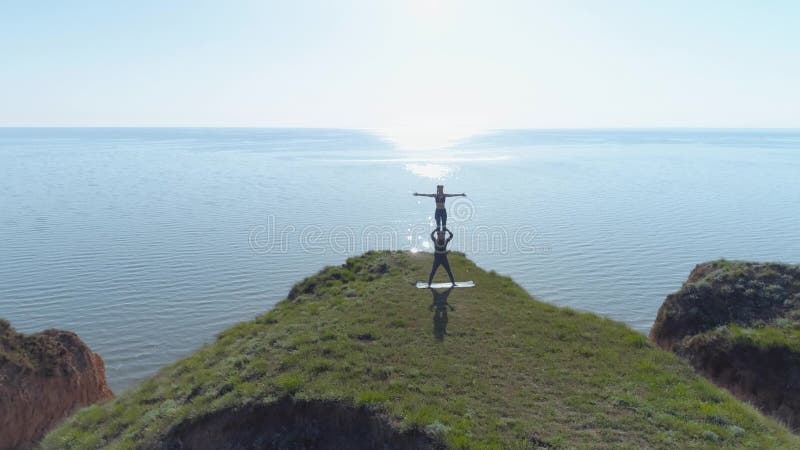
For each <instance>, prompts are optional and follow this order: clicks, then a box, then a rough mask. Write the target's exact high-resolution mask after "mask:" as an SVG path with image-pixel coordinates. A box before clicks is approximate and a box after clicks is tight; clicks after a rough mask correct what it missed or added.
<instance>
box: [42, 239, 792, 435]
mask: <svg viewBox="0 0 800 450" xmlns="http://www.w3.org/2000/svg"><path fill="white" fill-rule="evenodd" d="M450 259H451V264H452V266H453V270H454V272H455V273H456V274H457V276H458V278H459V279H464V280H466V279H471V280H474V281H475V283H476V287H475V288H470V289H455V290H453V291H452V292H451V294H450V296H449V298H448V300H447V301H448V303H449V305H451V306H452V307H454V308H455V310H452V311H451V310H449V308H448V314H447V322H446V324H443V321H442V320H438V321H435V320H434V312H432V311H431V310H430V309H429V306H431V304H432V301H433V298H432V296H431V292H430V291H428V290H422V289H416V288H414V287H413V283H414V282H415V281H416V280H418V279H422V278H424V277H425V275H426V274H427V272H428V270H429V268H430V264H431V257H430V255H427V254H426V255H423V254H408V253H387V252H370V253H367V254H366V255H364V256H362V257H359V258H351V259H350V260H348V263H347V264H346V266H345V267H333V268H328V269H326V270H324V271H322V272H321V273H319V274H317V275H315V276H313V277H309V278H307V279H306V280H303V281H302V282H301V283H298V284H297V285H296V286H295V287H294V288H293V289H292V292H291V294H290V296H289V298H290V299H287V300H286V301H283V302H281V303H279V304H278V305H277V306H276V307H275V308H274V309H273V310H272V311H270V312H268V313H266V314H264V315H262V316H260V317H258V318H257V319H256V320H254V321H250V322H244V323H240V324H238V325H236V326H234V327H232V328H230V329H228V330H226V331H225V332H223V333H221V334H220V335H219V337H218V339H217V341H216V342H214V343H213V344H211V345H207V346H204V347H203V348H201V349H199V350H198V351H196V352H195V353H194V354H193V355H191V356H189V357H187V358H185V359H183V360H180V361H178V362H177V363H175V364H173V365H171V366H169V367H166V368H165V369H163V370H161V371H160V372H159V373H158V374H157V375H155V376H154V377H152V378H150V379H148V380H146V381H144V382H143V383H141V384H140V385H139V386H137V387H136V388H133V389H131V390H129V391H126V392H123V393H122V394H121V395H119V396H118V397H117V398H116V399H114V400H112V401H107V402H104V403H101V404H99V405H95V406H92V407H90V408H87V409H85V410H83V411H81V412H80V413H78V414H77V415H75V416H73V417H72V418H70V419H69V420H68V421H67V422H66V423H65V424H64V425H63V426H61V427H60V428H58V429H57V430H55V431H54V432H53V433H51V434H50V435H49V436H48V437H47V438H46V439H45V441H44V442H43V444H42V445H43V447H44V448H59V449H60V448H75V449H78V448H80V449H84V448H97V447H103V446H107V447H111V448H139V447H141V446H146V445H148V444H152V443H154V442H156V441H157V440H158V439H159V438H160V437H162V436H163V435H164V434H165V433H166V432H167V430H169V429H170V428H171V427H172V426H174V425H175V424H177V423H180V422H181V421H184V420H186V419H189V418H193V417H197V416H199V415H202V414H205V413H208V412H210V411H216V410H219V409H222V408H226V407H230V406H234V405H240V404H244V403H249V402H270V401H273V400H275V399H277V398H280V397H282V396H285V395H293V396H295V397H296V398H301V399H334V400H340V401H343V402H347V403H349V404H353V405H367V406H368V407H369V408H373V409H374V410H375V411H377V412H379V413H381V414H385V415H386V416H388V417H390V418H392V420H393V421H394V422H395V423H396V424H397V426H398V427H400V428H411V427H414V428H417V429H421V430H425V432H427V433H428V434H429V435H431V436H435V437H437V438H438V439H441V440H443V441H444V442H445V443H446V444H448V446H450V447H453V448H476V449H477V448H480V449H483V448H531V447H535V445H534V444H533V442H534V441H533V440H532V437H535V439H537V440H539V441H543V442H547V443H549V444H551V445H553V446H556V447H566V448H643V447H649V448H653V447H656V448H703V447H709V448H717V447H719V446H725V447H744V448H776V447H778V448H800V440H798V438H797V437H795V436H794V435H792V434H791V433H789V432H788V431H787V430H786V429H785V428H784V427H782V426H781V425H779V424H778V423H776V422H775V421H773V420H771V419H768V418H765V417H763V416H761V415H760V414H759V413H757V412H756V411H755V410H754V409H752V408H751V407H749V406H747V405H745V404H743V403H740V402H738V401H737V400H735V399H734V398H733V397H732V396H731V395H729V394H727V393H726V392H724V391H722V390H720V389H718V388H716V387H714V386H713V385H712V384H711V383H709V382H708V381H706V380H705V379H703V378H702V377H700V376H699V375H697V374H695V373H694V372H693V371H692V369H691V368H690V367H689V366H688V365H687V364H686V363H685V362H684V361H682V360H680V359H679V358H678V357H676V356H674V355H673V354H671V353H668V352H665V351H661V350H658V349H655V348H653V347H652V345H651V344H650V343H649V342H648V341H647V340H646V339H645V337H644V336H642V335H641V334H638V333H636V332H634V331H632V330H630V329H629V328H627V327H626V326H624V325H622V324H620V323H617V322H614V321H611V320H608V319H604V318H601V317H598V316H596V315H593V314H587V313H581V312H577V311H574V310H571V309H566V308H558V307H555V306H552V305H549V304H546V303H542V302H539V301H536V300H535V299H533V298H532V297H531V296H530V295H529V294H528V293H527V292H525V291H524V290H523V289H522V288H520V287H519V286H518V285H517V284H516V283H514V282H513V281H512V280H511V279H510V278H507V277H503V276H501V275H498V274H496V273H494V272H486V271H484V270H482V269H480V268H478V267H477V266H475V264H473V263H472V262H471V261H469V260H468V259H466V258H465V257H464V256H463V255H460V254H452V255H451V257H450ZM442 279H443V278H442ZM443 326H444V328H445V330H446V331H443V330H442V328H443ZM435 332H436V333H435ZM435 334H438V335H440V336H443V337H441V338H437V337H436V336H435Z"/></svg>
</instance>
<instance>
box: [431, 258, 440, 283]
mask: <svg viewBox="0 0 800 450" xmlns="http://www.w3.org/2000/svg"><path fill="white" fill-rule="evenodd" d="M441 263H442V262H441V261H440V260H439V257H438V256H437V255H433V268H432V269H431V275H430V276H429V277H428V287H430V286H431V283H433V276H434V275H435V274H436V269H438V268H439V264H441Z"/></svg>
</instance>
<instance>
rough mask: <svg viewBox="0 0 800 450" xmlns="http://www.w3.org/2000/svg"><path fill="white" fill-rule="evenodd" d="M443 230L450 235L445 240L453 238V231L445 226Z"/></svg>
mask: <svg viewBox="0 0 800 450" xmlns="http://www.w3.org/2000/svg"><path fill="white" fill-rule="evenodd" d="M444 231H445V232H447V234H449V235H450V236H447V242H450V241H451V240H452V239H453V232H452V231H450V229H449V228H445V229H444Z"/></svg>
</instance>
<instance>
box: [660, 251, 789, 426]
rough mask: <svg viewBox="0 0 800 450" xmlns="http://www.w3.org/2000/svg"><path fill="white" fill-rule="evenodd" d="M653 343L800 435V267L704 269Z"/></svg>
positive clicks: (669, 308) (675, 300)
mask: <svg viewBox="0 0 800 450" xmlns="http://www.w3.org/2000/svg"><path fill="white" fill-rule="evenodd" d="M650 338H651V339H652V341H653V342H655V343H656V344H657V345H659V346H660V347H662V348H664V349H667V350H670V351H673V352H675V353H677V354H678V355H680V356H682V357H684V358H686V359H687V360H688V361H689V362H690V363H691V364H692V365H693V366H694V367H695V368H696V369H697V370H698V371H700V372H701V373H703V374H704V375H705V376H707V377H708V378H709V379H711V380H712V381H714V383H716V384H718V385H720V386H723V387H725V388H727V389H728V390H729V391H731V392H732V393H733V394H734V395H736V396H737V397H739V398H740V399H742V400H746V401H748V402H750V403H751V404H753V405H755V406H756V407H758V408H759V409H761V410H762V411H764V412H765V413H767V414H770V415H772V416H774V417H776V418H778V419H780V420H781V421H782V422H784V423H786V424H787V425H788V426H789V427H791V428H793V429H797V428H798V427H800V266H795V265H787V264H776V263H752V262H740V261H724V260H722V261H714V262H710V263H705V264H700V265H698V266H697V267H695V269H694V270H693V271H692V273H691V274H690V275H689V279H688V280H687V281H686V283H684V285H683V286H682V287H681V289H680V290H679V291H678V292H675V293H673V294H671V295H669V296H668V297H667V298H666V300H664V303H663V304H662V305H661V309H659V311H658V316H657V318H656V321H655V324H654V325H653V328H652V330H651V332H650Z"/></svg>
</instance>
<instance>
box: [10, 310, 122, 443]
mask: <svg viewBox="0 0 800 450" xmlns="http://www.w3.org/2000/svg"><path fill="white" fill-rule="evenodd" d="M113 395H114V394H113V393H112V392H111V389H109V387H108V385H107V384H106V375H105V367H104V365H103V360H102V359H101V358H100V356H99V355H97V354H96V353H93V352H92V351H91V350H90V349H89V347H87V346H86V344H84V343H83V341H81V339H80V338H79V337H78V336H77V335H76V334H75V333H71V332H68V331H60V330H46V331H43V332H41V333H36V334H31V335H23V334H20V333H17V332H16V331H15V330H14V329H13V328H12V327H11V326H10V325H9V323H8V322H6V321H4V320H0V449H11V448H14V449H16V448H30V447H32V446H33V445H34V444H35V443H36V442H37V441H38V440H39V439H40V438H41V437H43V436H44V434H45V433H46V432H47V431H48V430H50V429H51V428H53V427H54V426H55V425H57V424H58V423H60V422H61V421H62V420H63V419H64V418H66V417H67V416H69V415H70V414H71V413H72V412H74V411H75V410H77V409H79V408H81V407H84V406H88V405H91V404H92V403H95V402H97V401H99V400H102V399H105V398H109V397H113Z"/></svg>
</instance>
